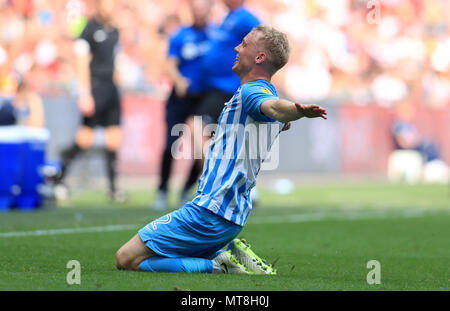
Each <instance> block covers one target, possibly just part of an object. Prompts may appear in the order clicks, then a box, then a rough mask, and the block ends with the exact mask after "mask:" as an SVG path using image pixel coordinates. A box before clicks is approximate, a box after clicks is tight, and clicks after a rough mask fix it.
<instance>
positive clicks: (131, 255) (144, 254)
mask: <svg viewBox="0 0 450 311" xmlns="http://www.w3.org/2000/svg"><path fill="white" fill-rule="evenodd" d="M154 255H156V254H155V253H154V252H153V251H151V250H150V249H149V248H148V247H147V246H146V245H145V244H144V243H143V242H142V240H141V238H140V237H139V235H138V234H136V235H135V236H134V237H132V238H131V239H130V240H129V241H128V242H127V243H125V244H124V245H123V246H122V247H121V248H120V249H119V250H118V251H117V252H116V267H117V269H119V270H133V271H139V270H140V269H139V264H140V263H141V262H142V261H143V260H145V259H147V258H150V257H151V256H154Z"/></svg>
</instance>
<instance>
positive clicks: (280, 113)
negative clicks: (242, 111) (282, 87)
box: [260, 99, 327, 123]
mask: <svg viewBox="0 0 450 311" xmlns="http://www.w3.org/2000/svg"><path fill="white" fill-rule="evenodd" d="M260 109H261V112H262V113H263V114H264V115H266V116H267V117H269V118H272V119H275V120H277V121H280V122H283V123H287V122H291V121H295V120H298V119H300V118H303V117H307V118H317V117H321V118H323V119H326V118H327V117H326V115H327V112H326V110H325V109H323V108H322V107H320V106H318V105H302V104H299V103H293V102H291V101H289V100H285V99H278V100H274V99H270V100H266V101H265V102H263V103H262V104H261V108H260Z"/></svg>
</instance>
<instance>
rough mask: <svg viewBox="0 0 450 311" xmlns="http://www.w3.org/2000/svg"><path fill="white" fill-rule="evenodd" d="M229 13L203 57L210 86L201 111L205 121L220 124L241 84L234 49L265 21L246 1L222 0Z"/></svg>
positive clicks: (215, 32)
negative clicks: (222, 114) (235, 65)
mask: <svg viewBox="0 0 450 311" xmlns="http://www.w3.org/2000/svg"><path fill="white" fill-rule="evenodd" d="M222 1H223V2H224V4H225V5H226V6H227V8H228V9H229V12H228V14H227V16H226V17H225V19H224V20H223V22H222V24H221V25H220V26H219V27H218V28H217V29H216V30H215V31H214V32H213V35H212V38H211V48H210V49H209V50H208V52H207V53H206V55H205V57H204V58H203V70H204V71H203V73H204V78H205V79H206V83H207V86H208V91H207V93H206V95H205V98H204V100H203V101H202V103H201V106H200V107H199V108H198V109H197V114H198V115H201V116H202V120H203V122H204V123H205V124H211V123H217V120H218V118H219V115H220V113H221V112H222V109H223V107H224V106H223V104H224V103H225V102H227V101H228V100H230V98H231V97H233V94H234V92H235V91H236V89H237V88H238V87H239V85H240V81H239V77H238V76H237V75H235V74H234V73H233V71H232V70H231V68H232V67H233V63H234V61H235V60H236V52H235V51H234V48H235V47H236V46H238V45H239V43H240V42H241V41H242V39H244V37H245V36H246V35H247V34H248V33H249V32H250V31H251V30H252V29H253V28H254V27H256V26H258V25H259V24H260V23H261V22H260V20H259V19H258V18H257V17H256V16H255V15H254V14H252V13H251V12H250V11H249V10H248V9H247V8H246V7H245V6H244V2H245V1H244V0H222Z"/></svg>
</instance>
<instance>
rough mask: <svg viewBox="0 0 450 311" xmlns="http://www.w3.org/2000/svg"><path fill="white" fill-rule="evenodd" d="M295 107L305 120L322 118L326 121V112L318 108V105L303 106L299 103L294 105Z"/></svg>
mask: <svg viewBox="0 0 450 311" xmlns="http://www.w3.org/2000/svg"><path fill="white" fill-rule="evenodd" d="M295 106H296V107H297V110H299V111H300V112H301V113H302V114H303V116H304V117H307V118H318V117H320V118H323V119H325V120H326V119H327V111H326V110H325V109H324V108H322V107H320V106H318V105H303V104H299V103H295Z"/></svg>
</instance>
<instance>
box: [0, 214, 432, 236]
mask: <svg viewBox="0 0 450 311" xmlns="http://www.w3.org/2000/svg"><path fill="white" fill-rule="evenodd" d="M426 212H427V211H425V210H417V209H416V210H404V211H373V210H372V211H338V212H333V213H330V212H316V213H302V214H290V215H279V216H256V217H254V218H250V219H249V221H248V224H256V225H259V224H270V223H273V224H275V223H300V222H310V221H325V220H344V221H345V220H359V219H385V218H410V217H418V216H421V215H424V214H425V213H426ZM139 227H140V225H137V224H134V225H132V224H126V225H125V224H122V225H108V226H98V227H84V228H83V227H81V228H61V229H48V230H35V231H16V232H0V238H10V237H26V236H46V235H60V234H73V233H85V232H111V231H122V230H131V229H138V228H139Z"/></svg>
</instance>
